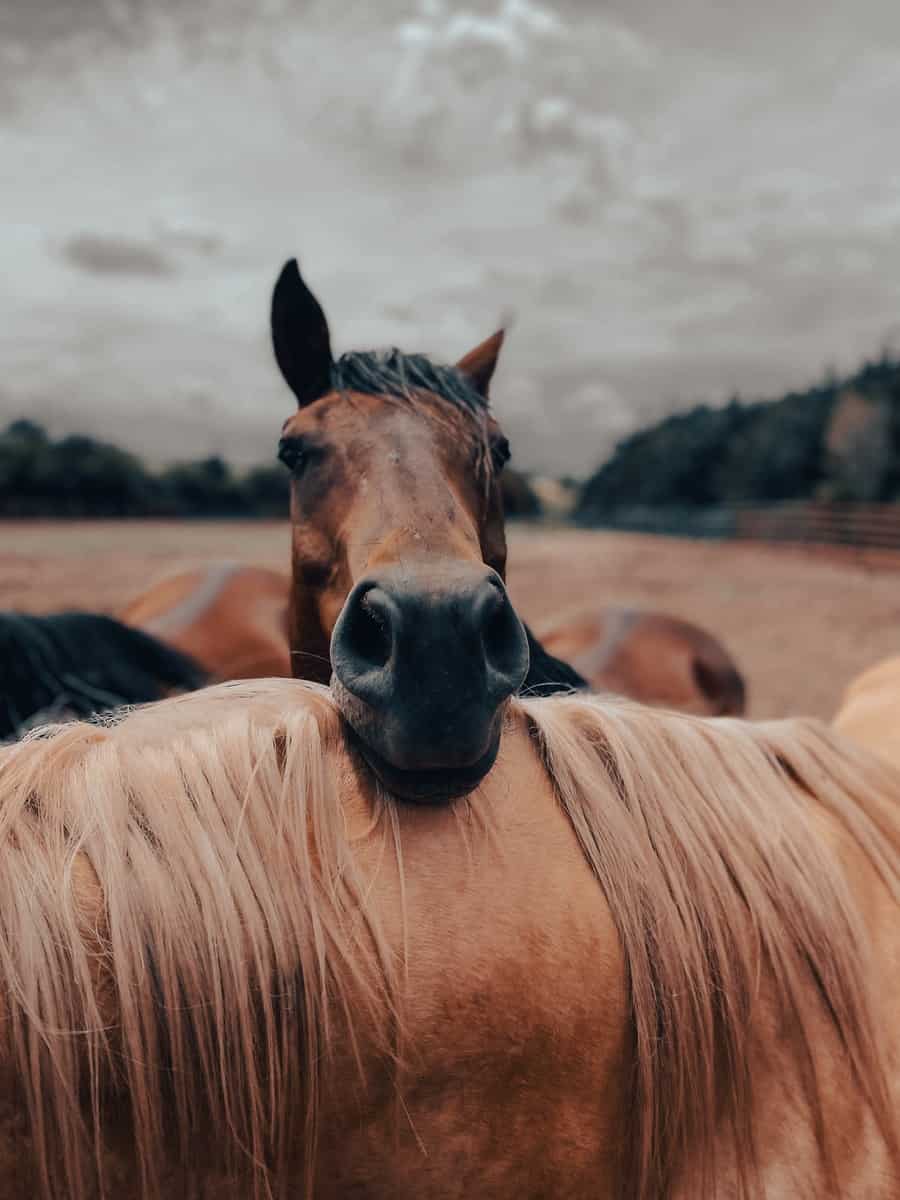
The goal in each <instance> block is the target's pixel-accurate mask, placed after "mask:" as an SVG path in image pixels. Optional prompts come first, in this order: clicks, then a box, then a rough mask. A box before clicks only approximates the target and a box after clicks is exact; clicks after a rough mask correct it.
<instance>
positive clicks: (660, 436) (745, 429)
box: [576, 356, 900, 522]
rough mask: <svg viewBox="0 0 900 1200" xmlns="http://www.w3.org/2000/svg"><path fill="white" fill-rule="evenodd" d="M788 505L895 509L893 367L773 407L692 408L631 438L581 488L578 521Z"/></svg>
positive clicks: (897, 424)
mask: <svg viewBox="0 0 900 1200" xmlns="http://www.w3.org/2000/svg"><path fill="white" fill-rule="evenodd" d="M792 500H817V501H822V502H830V503H835V502H844V503H854V502H855V503H866V504H868V503H879V502H886V501H895V500H900V361H897V360H896V359H893V358H890V357H888V356H885V357H883V358H881V359H880V360H878V361H877V362H872V363H866V364H865V365H864V366H863V367H862V369H861V370H860V371H858V372H857V373H856V374H855V375H853V376H851V377H849V378H846V379H828V380H825V381H824V382H823V383H821V384H819V385H817V386H815V387H812V388H809V389H808V390H807V391H804V392H791V393H789V394H788V395H786V396H783V397H782V398H780V399H778V400H772V401H755V402H751V403H746V402H742V401H740V400H739V399H737V398H735V399H733V400H731V402H730V403H728V404H726V405H724V406H723V407H719V408H712V407H710V406H708V405H698V406H697V407H696V408H693V409H691V410H690V411H689V412H683V413H677V414H676V415H674V416H671V417H667V418H666V419H665V420H663V421H660V422H659V423H658V424H657V425H654V426H652V427H650V428H648V429H643V430H640V431H639V432H637V433H635V434H632V435H631V436H630V437H628V438H626V439H625V440H624V441H622V442H620V443H619V445H618V446H617V447H616V449H615V451H614V453H613V455H612V456H611V458H610V459H609V460H608V461H607V462H606V463H605V464H604V465H603V466H602V467H601V468H600V469H599V470H598V471H597V472H596V474H595V475H593V476H592V477H591V478H590V479H589V480H588V481H587V482H586V483H585V484H584V487H583V488H582V491H581V496H580V500H579V504H578V508H577V514H576V515H577V517H578V518H579V519H580V520H582V521H585V522H592V521H597V522H602V521H604V520H606V519H608V518H610V517H611V516H614V515H615V513H616V512H617V510H623V509H628V508H642V509H647V510H652V509H682V510H685V509H697V510H703V509H709V508H712V507H726V508H727V507H729V506H735V505H741V504H752V505H765V504H775V503H781V502H785V501H792Z"/></svg>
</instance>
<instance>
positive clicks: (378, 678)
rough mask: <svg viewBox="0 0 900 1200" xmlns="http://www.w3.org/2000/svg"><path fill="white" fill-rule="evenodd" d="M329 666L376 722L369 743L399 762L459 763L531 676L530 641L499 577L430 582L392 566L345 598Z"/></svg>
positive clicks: (479, 748)
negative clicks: (504, 705) (529, 662)
mask: <svg viewBox="0 0 900 1200" xmlns="http://www.w3.org/2000/svg"><path fill="white" fill-rule="evenodd" d="M331 664H332V669H333V671H334V674H335V676H336V677H337V679H338V681H339V682H340V684H341V685H342V686H343V687H344V688H345V689H346V691H347V692H349V693H350V694H351V695H352V696H353V697H355V698H356V700H358V701H361V702H362V703H363V704H364V705H365V706H366V708H367V709H368V711H369V715H370V717H374V718H376V721H375V722H371V721H370V720H367V721H366V722H365V724H366V726H367V728H366V730H365V732H364V733H363V736H364V737H365V739H366V741H375V742H376V743H377V744H376V746H375V748H376V749H377V750H378V751H379V752H380V753H382V754H384V755H385V756H386V757H388V758H389V759H390V760H391V762H392V763H393V764H394V765H395V766H397V767H400V768H403V769H407V770H420V769H424V768H433V767H441V766H448V765H452V766H459V765H464V764H467V763H471V762H475V761H476V760H477V759H479V758H480V757H481V756H482V755H484V753H485V751H486V749H487V748H488V745H489V743H490V740H491V738H492V736H494V735H495V734H496V732H497V731H496V720H495V718H496V715H497V710H498V709H499V706H500V705H501V704H502V702H503V701H504V700H505V699H506V698H507V697H508V696H510V695H512V693H513V692H515V691H516V689H517V688H518V687H520V686H521V684H522V682H523V680H524V679H525V676H526V675H527V673H528V643H527V639H526V636H525V631H524V629H523V627H522V623H521V622H520V620H519V618H518V617H517V616H516V613H515V611H514V609H513V607H512V605H511V604H510V601H509V597H508V595H507V594H506V588H505V587H504V586H503V582H502V580H501V579H500V577H499V576H498V575H496V574H495V573H494V572H493V571H490V572H485V571H484V570H479V571H477V572H472V571H471V569H467V571H466V573H465V574H463V573H461V572H459V573H457V574H456V575H455V576H451V577H450V578H447V577H444V578H442V579H441V580H440V582H435V581H433V580H432V581H431V582H427V581H426V582H424V583H423V580H422V579H421V578H414V577H412V576H411V575H410V574H408V573H406V572H404V571H403V570H402V569H399V568H393V569H391V570H389V571H386V572H384V573H383V574H381V575H379V576H378V577H372V578H369V579H365V580H363V581H362V582H360V583H358V584H357V585H356V587H354V589H353V591H352V592H351V593H350V595H349V596H348V597H347V601H346V603H345V604H344V608H343V610H342V612H341V615H340V617H339V618H338V621H337V624H336V625H335V628H334V633H333V635H332V639H331ZM353 723H354V724H356V722H353ZM358 732H363V731H362V730H358Z"/></svg>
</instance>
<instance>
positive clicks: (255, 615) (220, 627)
mask: <svg viewBox="0 0 900 1200" xmlns="http://www.w3.org/2000/svg"><path fill="white" fill-rule="evenodd" d="M290 588H291V581H290V576H289V575H288V574H287V572H284V571H275V570H272V569H270V568H266V567H253V566H243V565H241V564H240V563H236V562H221V563H212V564H210V565H208V566H203V567H197V568H195V569H193V570H189V571H179V572H177V573H174V574H172V575H169V576H166V577H164V578H163V579H161V580H158V581H157V582H155V583H153V584H152V585H151V586H150V587H149V588H148V589H147V590H146V591H145V592H143V593H142V594H141V595H140V596H138V597H137V598H136V599H135V600H133V601H132V602H131V603H130V604H128V605H127V606H126V607H125V608H124V609H122V610H121V611H120V612H119V613H118V614H117V615H118V617H119V619H120V620H122V621H124V622H125V623H126V624H128V625H133V626H135V627H137V628H139V629H142V630H144V631H145V632H146V633H151V634H153V635H154V636H155V637H158V638H161V639H162V640H163V641H166V642H168V643H169V644H170V645H173V646H175V647H176V648H177V649H178V650H180V651H181V652H182V653H184V654H188V655H190V656H191V657H192V658H193V659H194V660H195V661H197V662H198V663H200V664H201V666H202V667H203V668H204V669H205V670H206V671H207V672H208V673H209V676H210V678H211V679H212V680H216V681H224V680H228V679H260V678H265V677H266V676H287V675H290V674H292V671H291V659H290V647H289V643H288V604H289V599H290ZM536 629H537V636H536V638H535V641H536V642H537V643H538V644H539V645H540V646H541V647H543V649H545V650H546V651H548V652H549V654H550V655H551V656H553V657H554V658H558V659H562V660H564V661H565V662H567V663H569V664H571V666H572V667H574V669H575V671H576V672H577V673H578V674H579V675H581V676H583V678H584V682H585V683H586V684H587V685H588V686H589V687H590V688H591V690H592V691H595V692H613V693H615V694H616V695H620V696H627V697H630V698H631V699H633V700H640V701H641V702H642V703H645V704H653V705H656V706H658V707H664V708H675V709H678V710H680V711H682V712H692V713H696V714H697V715H698V716H740V715H741V714H742V713H743V712H744V708H745V705H746V691H745V686H744V681H743V678H742V676H741V674H740V672H739V671H738V669H737V667H736V666H735V663H734V660H733V659H732V658H731V656H730V655H729V653H728V652H727V650H725V649H724V647H723V646H722V645H721V643H719V642H718V641H717V640H716V639H715V638H714V637H712V635H711V634H709V633H707V632H706V631H705V630H702V629H700V628H698V627H697V626H696V625H692V624H691V623H690V622H688V621H681V620H679V619H677V618H675V617H670V616H667V615H666V614H665V613H656V612H643V611H641V610H639V609H632V608H607V609H603V610H601V611H600V612H596V611H590V612H586V611H584V610H580V611H568V612H566V613H565V614H563V615H562V616H561V617H558V618H554V619H552V620H551V621H549V622H544V623H543V624H540V625H538V626H537V627H536ZM306 653H307V654H308V653H309V652H306ZM304 657H306V655H304Z"/></svg>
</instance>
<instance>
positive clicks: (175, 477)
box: [0, 419, 541, 518]
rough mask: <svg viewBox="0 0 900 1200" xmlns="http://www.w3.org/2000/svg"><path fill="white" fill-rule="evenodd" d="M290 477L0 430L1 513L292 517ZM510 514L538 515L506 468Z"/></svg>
mask: <svg viewBox="0 0 900 1200" xmlns="http://www.w3.org/2000/svg"><path fill="white" fill-rule="evenodd" d="M289 478H290V477H289V474H288V471H287V469H286V468H285V467H283V466H282V465H281V464H280V463H277V462H275V463H272V464H270V465H265V466H257V467H253V468H251V469H250V470H248V471H243V472H238V471H236V470H235V469H234V468H233V467H232V466H230V465H229V463H227V462H226V461H225V460H224V459H222V458H220V457H218V456H212V457H210V458H202V459H197V460H194V461H190V462H179V463H174V464H173V465H171V466H167V467H164V468H162V469H161V470H156V471H154V470H151V469H150V468H149V467H147V465H146V464H145V463H144V462H142V461H141V459H140V458H139V457H138V456H137V455H136V454H133V453H130V452H129V451H127V450H122V449H121V448H120V447H118V446H114V445H112V444H111V443H109V442H104V441H99V440H98V439H97V438H93V437H89V436H88V435H86V434H80V433H79V434H70V435H68V436H67V437H62V438H58V439H54V438H51V437H50V436H49V435H48V433H47V432H46V430H44V429H43V428H42V427H41V426H40V425H38V424H37V423H36V422H34V421H29V420H24V419H23V420H18V421H13V422H12V424H11V425H9V426H8V427H7V428H6V430H5V431H4V432H3V433H0V516H2V517H70V518H73V517H245V518H247V517H269V518H272V517H276V518H282V517H286V516H287V515H288V508H289V496H288V483H289ZM504 500H505V506H506V511H507V515H509V516H513V517H515V516H522V517H528V516H532V517H533V516H538V515H539V514H540V511H541V506H540V503H539V501H538V499H537V497H536V495H535V493H534V491H533V489H532V488H531V486H530V484H529V483H528V480H527V478H526V477H525V476H524V475H521V474H519V473H518V472H516V471H510V470H509V469H507V471H505V472H504Z"/></svg>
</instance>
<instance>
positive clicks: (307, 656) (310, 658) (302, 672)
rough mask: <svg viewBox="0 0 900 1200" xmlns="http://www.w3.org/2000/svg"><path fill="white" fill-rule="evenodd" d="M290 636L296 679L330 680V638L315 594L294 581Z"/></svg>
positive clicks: (289, 615) (293, 672)
mask: <svg viewBox="0 0 900 1200" xmlns="http://www.w3.org/2000/svg"><path fill="white" fill-rule="evenodd" d="M287 625H288V638H289V640H290V647H291V674H292V675H293V676H294V678H295V679H308V680H310V682H312V683H328V682H329V681H330V679H331V639H330V638H329V636H328V634H327V633H326V632H325V630H324V629H323V628H322V618H321V617H320V615H319V610H318V605H317V604H316V598H315V594H314V593H313V592H311V591H310V590H309V588H307V587H304V585H303V584H302V583H299V582H298V581H297V577H296V575H294V577H293V579H292V580H291V592H290V602H289V607H288V618H287Z"/></svg>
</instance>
